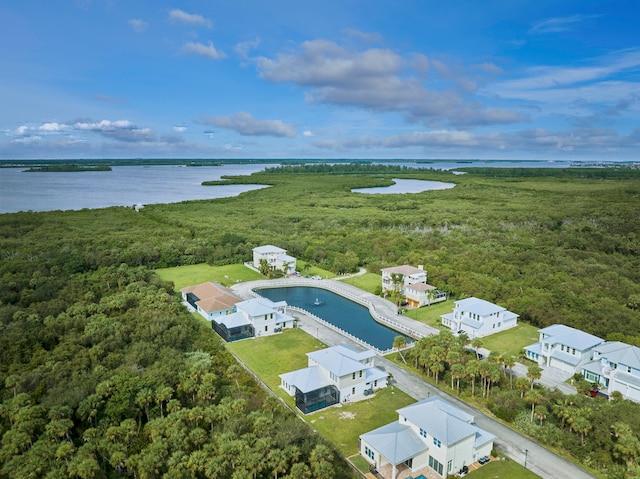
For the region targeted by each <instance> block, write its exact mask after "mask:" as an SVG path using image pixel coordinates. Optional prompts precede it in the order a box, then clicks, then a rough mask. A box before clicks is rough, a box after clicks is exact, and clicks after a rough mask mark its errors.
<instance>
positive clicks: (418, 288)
mask: <svg viewBox="0 0 640 479" xmlns="http://www.w3.org/2000/svg"><path fill="white" fill-rule="evenodd" d="M404 297H405V298H406V300H407V303H409V306H411V307H413V308H419V307H421V306H430V305H432V304H433V303H439V302H440V301H446V300H447V293H446V292H444V291H440V290H438V289H436V287H435V286H431V285H430V284H427V283H412V284H408V285H407V286H405V287H404Z"/></svg>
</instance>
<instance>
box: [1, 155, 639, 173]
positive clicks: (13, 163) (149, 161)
mask: <svg viewBox="0 0 640 479" xmlns="http://www.w3.org/2000/svg"><path fill="white" fill-rule="evenodd" d="M317 163H344V164H379V163H415V164H416V165H419V166H425V167H428V166H429V165H430V164H431V165H432V164H438V163H449V164H452V165H458V166H463V165H464V167H465V168H467V167H471V168H474V167H475V166H469V165H475V164H478V165H479V166H480V165H482V164H487V163H489V164H493V165H495V167H498V168H499V167H500V165H501V164H503V163H504V164H508V163H511V164H514V163H515V164H518V163H523V164H531V163H539V166H536V167H538V168H545V167H552V166H550V165H552V164H554V163H568V165H567V167H570V168H620V167H623V168H624V167H628V168H634V169H638V168H640V161H631V160H627V161H622V160H621V161H615V160H611V161H593V160H590V161H588V160H585V161H576V160H517V159H512V160H504V159H473V158H467V159H464V158H463V159H460V158H424V159H410V158H407V159H403V158H393V159H374V158H371V159H346V158H343V159H332V158H323V159H318V158H310V159H303V158H247V159H229V158H226V159H222V158H211V159H196V158H192V159H189V158H187V159H179V158H165V159H162V158H129V159H114V158H100V159H29V160H21V159H0V168H30V169H31V170H33V171H46V172H51V171H109V170H108V169H107V168H111V167H114V166H187V167H197V166H222V165H247V164H280V165H289V166H292V165H303V164H317ZM512 167H517V166H512ZM524 167H525V168H526V166H524ZM31 170H28V171H31Z"/></svg>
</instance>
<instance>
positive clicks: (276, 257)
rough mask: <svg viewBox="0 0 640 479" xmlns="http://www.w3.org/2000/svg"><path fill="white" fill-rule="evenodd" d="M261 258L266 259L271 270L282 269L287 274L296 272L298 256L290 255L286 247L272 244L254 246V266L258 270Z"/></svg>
mask: <svg viewBox="0 0 640 479" xmlns="http://www.w3.org/2000/svg"><path fill="white" fill-rule="evenodd" d="M261 260H266V262H267V264H268V265H269V268H270V269H271V270H278V271H282V272H283V273H284V274H286V275H289V274H294V273H295V272H296V258H294V257H293V256H289V255H288V254H287V250H286V249H282V248H278V247H277V246H273V245H270V244H268V245H264V246H258V247H257V248H253V267H254V268H256V269H257V270H260V261H261Z"/></svg>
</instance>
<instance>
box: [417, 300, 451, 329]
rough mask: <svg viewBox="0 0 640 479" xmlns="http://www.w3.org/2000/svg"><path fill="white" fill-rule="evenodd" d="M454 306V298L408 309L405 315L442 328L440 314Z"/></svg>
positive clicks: (449, 310) (447, 311)
mask: <svg viewBox="0 0 640 479" xmlns="http://www.w3.org/2000/svg"><path fill="white" fill-rule="evenodd" d="M453 307H454V304H453V300H452V299H448V300H446V301H442V302H440V303H435V304H432V305H431V306H423V307H421V308H418V309H408V310H407V312H406V313H405V316H406V317H407V318H411V319H416V320H418V321H420V322H422V323H425V324H428V325H429V326H432V327H434V328H438V329H440V328H441V327H442V318H441V317H440V316H442V315H443V314H446V313H450V312H451V311H453Z"/></svg>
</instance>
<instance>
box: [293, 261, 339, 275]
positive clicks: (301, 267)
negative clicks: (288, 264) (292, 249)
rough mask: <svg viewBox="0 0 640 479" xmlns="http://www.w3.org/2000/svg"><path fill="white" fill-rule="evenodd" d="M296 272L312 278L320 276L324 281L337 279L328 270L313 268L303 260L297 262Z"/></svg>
mask: <svg viewBox="0 0 640 479" xmlns="http://www.w3.org/2000/svg"><path fill="white" fill-rule="evenodd" d="M296 270H297V271H300V272H301V273H302V275H303V276H309V277H311V276H316V275H318V276H322V278H323V279H331V278H335V277H336V275H335V273H332V272H331V271H329V270H327V269H322V268H319V267H317V266H313V265H311V264H309V263H306V262H305V261H302V260H301V259H299V260H297V261H296Z"/></svg>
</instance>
